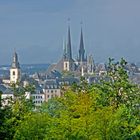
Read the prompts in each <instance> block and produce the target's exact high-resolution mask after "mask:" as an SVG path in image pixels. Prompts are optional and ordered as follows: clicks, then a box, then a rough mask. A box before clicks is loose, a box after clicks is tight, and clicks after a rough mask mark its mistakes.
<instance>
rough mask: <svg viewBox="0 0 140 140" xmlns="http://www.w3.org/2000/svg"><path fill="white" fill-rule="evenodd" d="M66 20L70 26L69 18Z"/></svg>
mask: <svg viewBox="0 0 140 140" xmlns="http://www.w3.org/2000/svg"><path fill="white" fill-rule="evenodd" d="M67 21H68V26H70V18H68V19H67Z"/></svg>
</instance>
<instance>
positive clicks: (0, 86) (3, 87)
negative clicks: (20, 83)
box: [0, 85, 6, 93]
mask: <svg viewBox="0 0 140 140" xmlns="http://www.w3.org/2000/svg"><path fill="white" fill-rule="evenodd" d="M5 90H6V87H5V86H4V85H0V91H1V92H2V93H4V92H5Z"/></svg>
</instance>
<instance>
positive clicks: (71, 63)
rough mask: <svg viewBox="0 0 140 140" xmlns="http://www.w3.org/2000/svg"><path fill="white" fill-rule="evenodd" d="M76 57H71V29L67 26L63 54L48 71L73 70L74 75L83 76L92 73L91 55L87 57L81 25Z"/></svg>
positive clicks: (93, 67) (93, 66)
mask: <svg viewBox="0 0 140 140" xmlns="http://www.w3.org/2000/svg"><path fill="white" fill-rule="evenodd" d="M78 48H79V51H78V54H77V56H78V57H77V58H73V57H72V43H71V31H70V26H68V33H67V40H66V41H65V42H64V43H63V55H62V57H61V59H60V61H59V62H58V63H57V64H53V65H51V66H50V68H49V69H48V71H53V70H56V71H59V72H64V71H67V72H73V73H74V74H76V75H79V76H84V75H85V74H93V73H94V70H95V65H94V60H93V56H92V55H89V56H88V57H87V55H86V52H85V46H84V37H83V30H82V27H81V33H80V44H79V47H78Z"/></svg>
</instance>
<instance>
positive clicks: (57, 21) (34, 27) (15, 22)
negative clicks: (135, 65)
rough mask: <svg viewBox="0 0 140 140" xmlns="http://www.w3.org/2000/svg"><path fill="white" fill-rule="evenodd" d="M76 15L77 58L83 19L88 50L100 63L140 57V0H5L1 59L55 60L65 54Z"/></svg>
mask: <svg viewBox="0 0 140 140" xmlns="http://www.w3.org/2000/svg"><path fill="white" fill-rule="evenodd" d="M68 18H70V19H71V20H70V26H71V35H72V50H73V56H74V57H76V55H77V52H78V47H79V40H80V28H81V25H80V22H81V21H82V22H83V25H82V26H83V33H84V42H85V49H86V52H87V54H89V53H90V54H93V56H94V59H95V62H105V61H107V59H108V58H109V57H114V58H116V59H119V58H121V57H124V58H126V60H127V61H131V62H132V61H135V62H139V61H140V0H0V64H11V58H12V54H13V51H14V48H15V49H16V50H17V52H18V54H19V59H20V63H22V64H27V63H52V62H57V61H58V60H59V58H60V57H61V56H62V49H63V39H66V37H67V26H68V23H67V19H68Z"/></svg>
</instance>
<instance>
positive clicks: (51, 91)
mask: <svg viewBox="0 0 140 140" xmlns="http://www.w3.org/2000/svg"><path fill="white" fill-rule="evenodd" d="M47 92H48V93H54V92H55V93H56V92H57V90H48V91H47Z"/></svg>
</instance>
